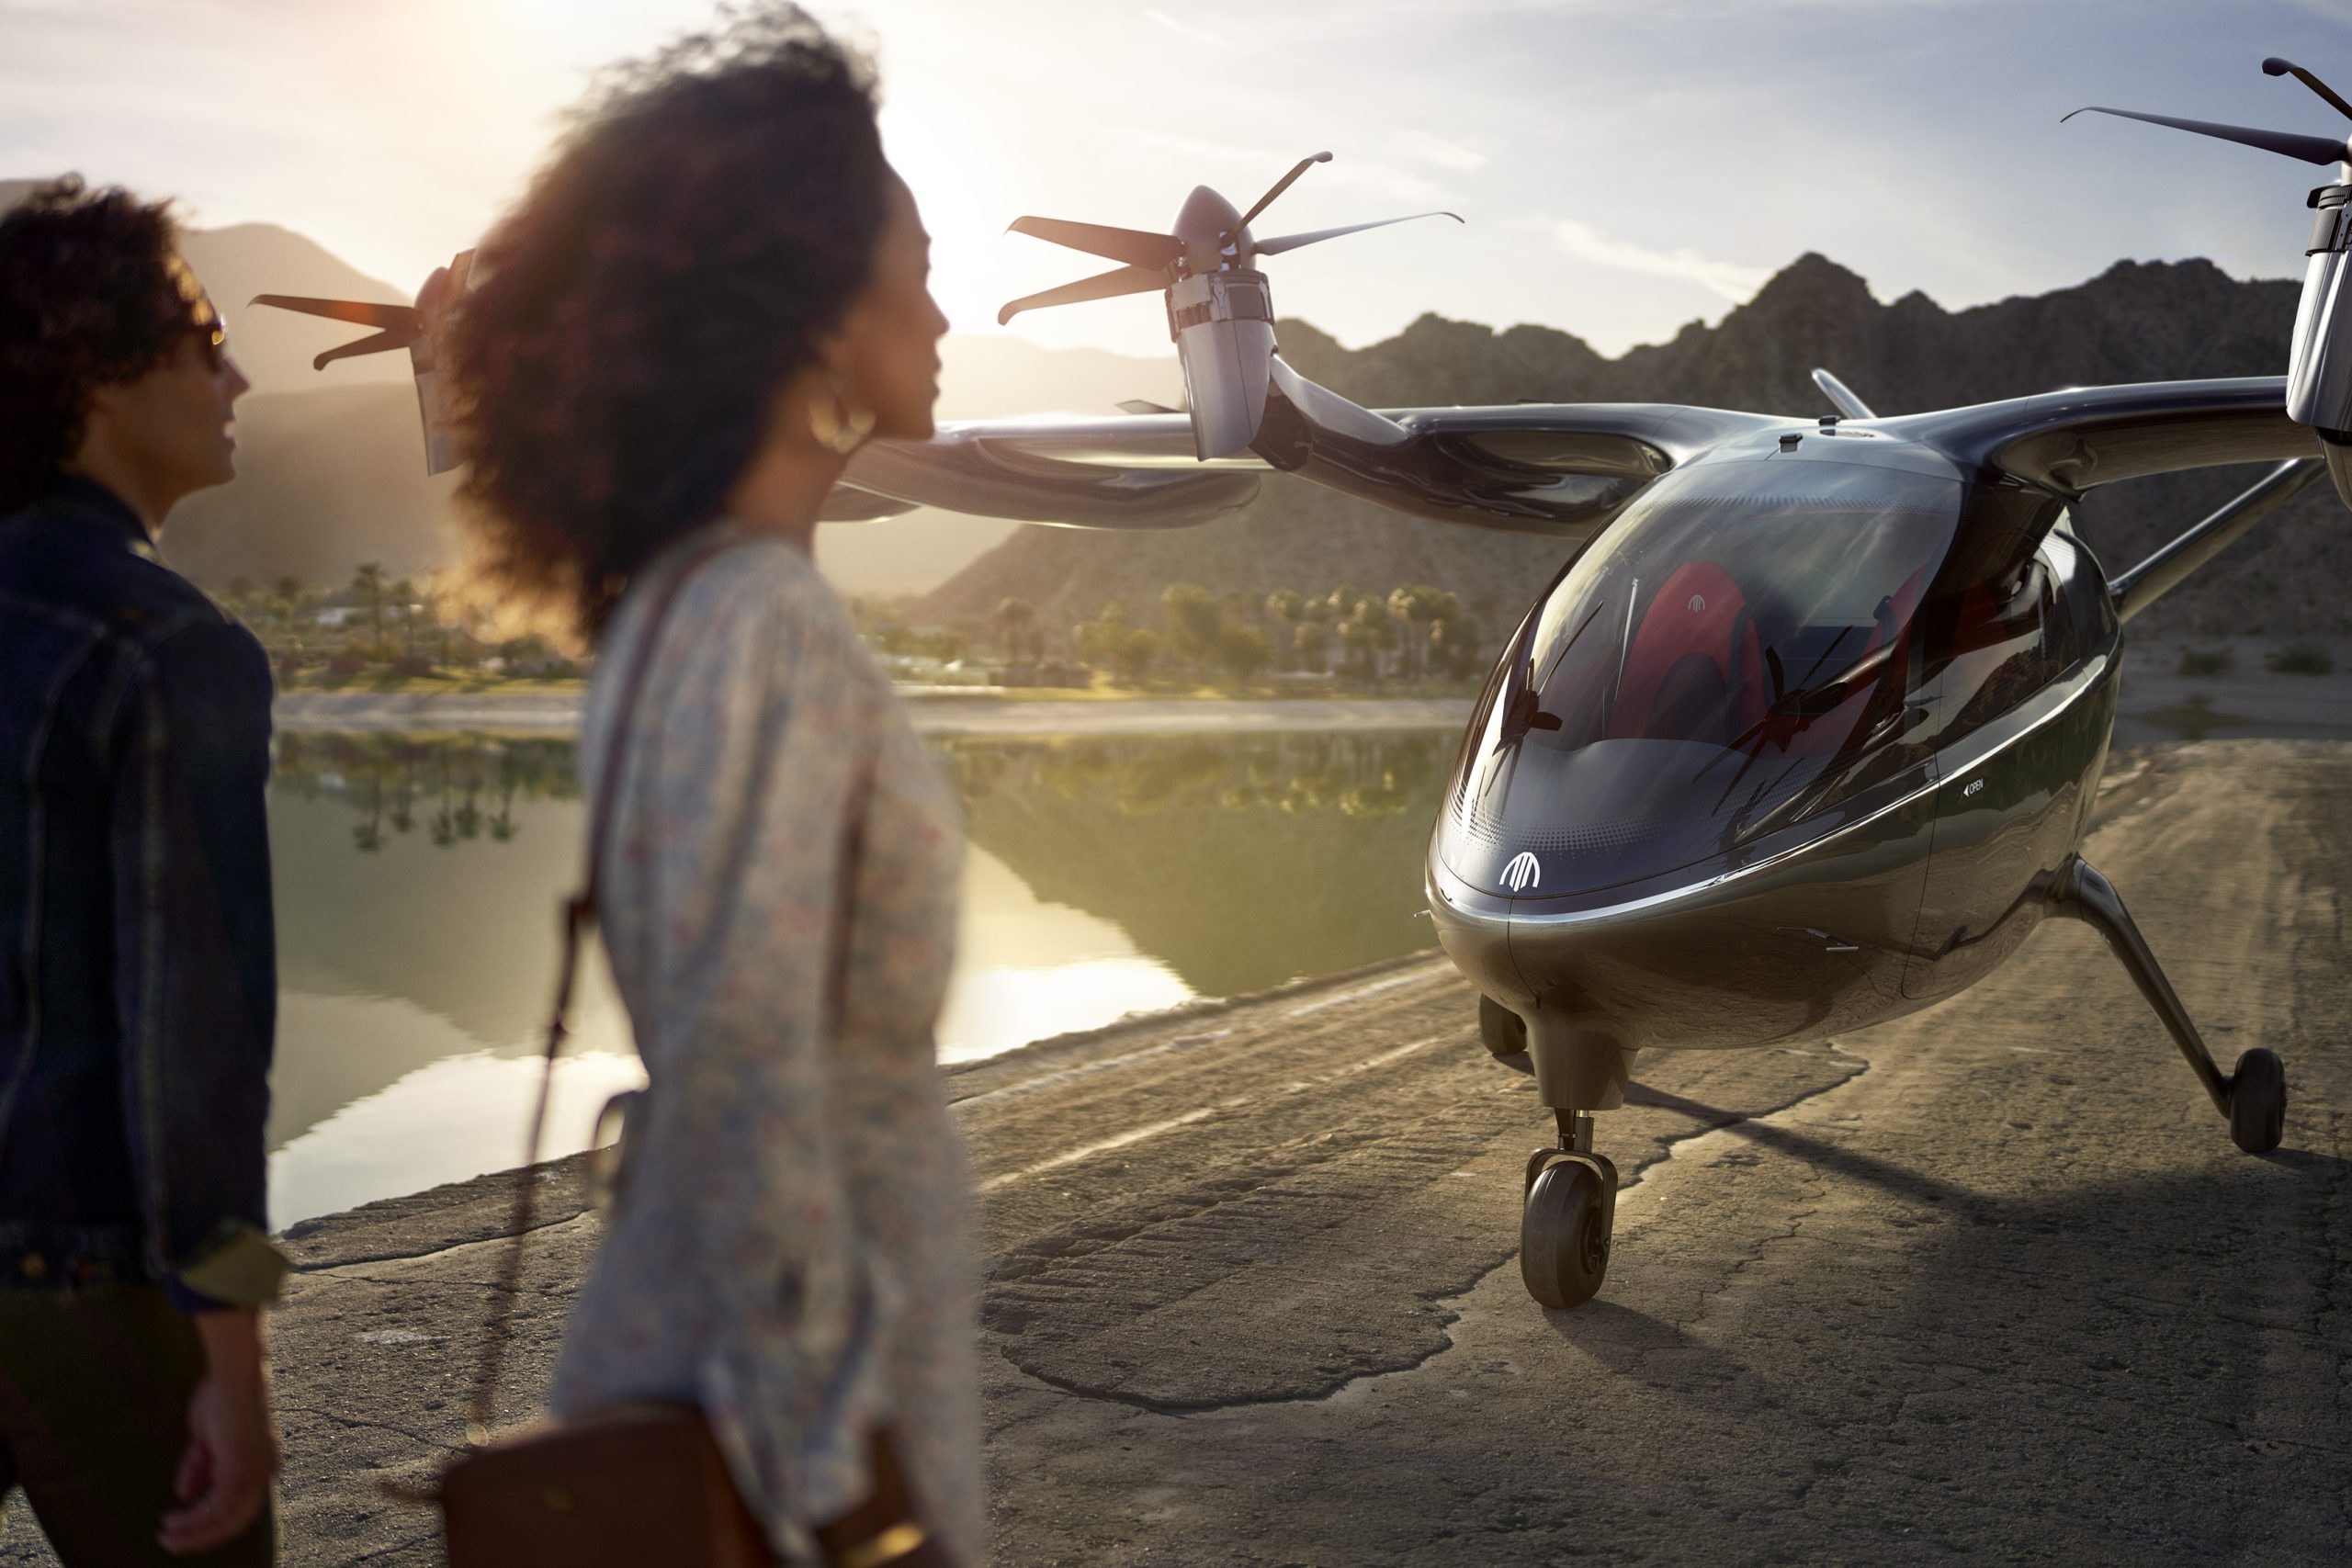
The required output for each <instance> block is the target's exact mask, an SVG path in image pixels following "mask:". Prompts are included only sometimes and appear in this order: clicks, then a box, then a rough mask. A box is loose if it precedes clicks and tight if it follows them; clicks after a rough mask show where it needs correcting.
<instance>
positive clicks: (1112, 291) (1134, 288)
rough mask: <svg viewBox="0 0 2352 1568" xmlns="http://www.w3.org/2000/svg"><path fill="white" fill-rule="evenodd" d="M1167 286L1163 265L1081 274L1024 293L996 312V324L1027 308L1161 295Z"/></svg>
mask: <svg viewBox="0 0 2352 1568" xmlns="http://www.w3.org/2000/svg"><path fill="white" fill-rule="evenodd" d="M1167 287H1168V273H1167V269H1165V268H1163V267H1148V266H1122V267H1114V268H1113V269H1112V270H1111V271H1109V272H1104V273H1098V274H1096V275H1095V276H1092V277H1081V278H1080V279H1079V280H1078V281H1077V282H1076V283H1065V284H1063V285H1062V286H1061V287H1060V288H1048V289H1046V291H1045V292H1044V293H1042V294H1026V295H1023V296H1022V297H1021V298H1020V299H1015V300H1014V301H1013V302H1012V304H1010V305H1007V306H1006V307H1005V308H1004V309H1003V310H999V311H998V312H997V313H996V324H997V325H998V326H1002V325H1004V324H1005V322H1007V321H1011V320H1012V318H1013V317H1015V316H1017V315H1019V314H1021V312H1022V311H1023V310H1044V309H1045V308H1046V306H1048V305H1076V304H1080V303H1082V302H1084V301H1085V300H1088V299H1117V298H1118V297H1119V296H1120V295H1122V294H1158V293H1159V292H1161V291H1162V290H1164V289H1165V288H1167Z"/></svg>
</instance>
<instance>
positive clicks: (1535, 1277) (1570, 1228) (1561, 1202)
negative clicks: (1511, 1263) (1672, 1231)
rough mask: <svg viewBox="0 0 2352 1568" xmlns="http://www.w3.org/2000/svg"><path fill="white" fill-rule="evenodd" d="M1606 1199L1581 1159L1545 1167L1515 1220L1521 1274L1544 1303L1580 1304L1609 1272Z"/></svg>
mask: <svg viewBox="0 0 2352 1568" xmlns="http://www.w3.org/2000/svg"><path fill="white" fill-rule="evenodd" d="M1609 1208H1610V1205H1609V1201H1608V1194H1607V1193H1606V1192H1605V1191H1603V1190H1602V1188H1601V1181H1600V1172H1598V1171H1596V1170H1594V1169H1593V1168H1592V1167H1590V1166H1589V1165H1586V1164H1585V1163H1584V1162H1583V1161H1581V1160H1575V1159H1564V1160H1561V1161H1559V1162H1558V1163H1556V1164H1555V1165H1550V1166H1547V1167H1545V1168H1544V1170H1543V1172H1542V1173H1541V1174H1539V1175H1538V1176H1537V1177H1536V1178H1535V1185H1534V1186H1532V1187H1531V1188H1529V1189H1528V1190H1527V1205H1526V1207H1525V1208H1524V1209H1523V1210H1521V1213H1520V1222H1519V1277H1520V1279H1521V1280H1522V1281H1524V1282H1525V1284H1526V1286H1527V1293H1528V1294H1529V1295H1531V1296H1533V1297H1534V1298H1535V1299H1536V1300H1537V1301H1539V1302H1541V1303H1544V1305H1545V1306H1547V1307H1555V1308H1558V1307H1573V1306H1582V1305H1583V1304H1584V1303H1587V1302H1589V1301H1590V1300H1592V1298H1593V1295H1594V1293H1595V1292H1598V1291H1599V1290H1600V1281H1601V1280H1602V1279H1604V1278H1605V1277H1606V1276H1607V1275H1608V1273H1609Z"/></svg>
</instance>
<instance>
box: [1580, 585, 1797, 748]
mask: <svg viewBox="0 0 2352 1568" xmlns="http://www.w3.org/2000/svg"><path fill="white" fill-rule="evenodd" d="M1764 706H1765V693H1764V684H1763V649H1762V647H1761V645H1760V644H1759V643H1758V640H1757V636H1756V622H1755V618H1754V617H1753V616H1752V615H1748V614H1747V596H1746V595H1745V594H1743V593H1741V592H1740V591H1739V584H1737V583H1736V582H1735V581H1732V578H1731V574H1730V573H1729V572H1726V571H1725V570H1723V568H1721V567H1719V566H1717V565H1715V564H1714V563H1713V561H1691V562H1690V563H1688V564H1687V565H1684V566H1682V567H1680V568H1679V569H1678V570H1676V571H1675V573H1674V574H1673V575H1672V576H1671V577H1668V579H1667V580H1666V581H1665V583H1664V584H1662V585H1661V586H1660V587H1659V589H1658V591H1657V594H1656V596H1655V597H1653V598H1652V599H1651V600H1650V605H1649V608H1648V609H1647V610H1645V611H1644V612H1643V614H1642V620H1641V625H1640V626H1638V627H1637V628H1636V629H1635V631H1634V640H1633V644H1632V646H1631V647H1630V648H1628V649H1626V653H1625V670H1624V673H1623V676H1622V677H1621V678H1620V680H1619V681H1618V682H1617V702H1616V705H1615V706H1614V707H1613V708H1612V709H1611V711H1610V715H1609V734H1610V736H1611V738H1612V739H1639V738H1647V739H1675V740H1714V741H1718V742H1727V741H1729V740H1730V739H1732V738H1733V737H1734V736H1736V735H1738V734H1739V733H1740V732H1741V731H1743V730H1745V729H1747V728H1748V727H1749V726H1751V725H1753V724H1755V723H1757V722H1758V720H1760V719H1761V718H1762V717H1763V716H1764Z"/></svg>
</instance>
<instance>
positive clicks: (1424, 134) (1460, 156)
mask: <svg viewBox="0 0 2352 1568" xmlns="http://www.w3.org/2000/svg"><path fill="white" fill-rule="evenodd" d="M1397 146H1399V147H1401V148H1403V149H1404V150H1405V151H1406V152H1409V153H1411V154H1412V155H1413V156H1414V157H1417V158H1420V159H1422V160H1424V161H1426V162H1428V163H1431V164H1437V165H1438V166H1439V167H1440V168H1445V169H1459V170H1461V171H1463V172H1464V173H1465V174H1466V173H1468V172H1469V171H1470V170H1473V169H1483V168H1485V167H1486V166H1487V155H1486V154H1485V153H1484V152H1472V151H1471V150H1470V149H1469V148H1467V147H1464V146H1462V145H1460V144H1459V143H1457V142H1453V141H1446V140H1445V138H1443V137H1442V136H1431V135H1430V133H1429V132H1428V131H1426V130H1408V131H1406V132H1405V133H1404V134H1403V135H1401V136H1399V137H1397Z"/></svg>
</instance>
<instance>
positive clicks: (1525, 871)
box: [1503, 850, 1544, 893]
mask: <svg viewBox="0 0 2352 1568" xmlns="http://www.w3.org/2000/svg"><path fill="white" fill-rule="evenodd" d="M1543 880H1544V868H1543V867H1542V866H1540V865H1538V864H1536V863H1535V856H1534V854H1533V852H1531V851H1527V850H1521V851H1520V852H1519V853H1517V854H1515V855H1513V856H1511V857H1510V864H1509V865H1507V866H1505V867H1503V881H1504V883H1505V884H1506V885H1507V886H1509V887H1510V890H1511V891H1512V892H1514V893H1517V892H1519V891H1520V890H1521V888H1524V887H1530V886H1539V885H1541V884H1542V882H1543Z"/></svg>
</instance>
